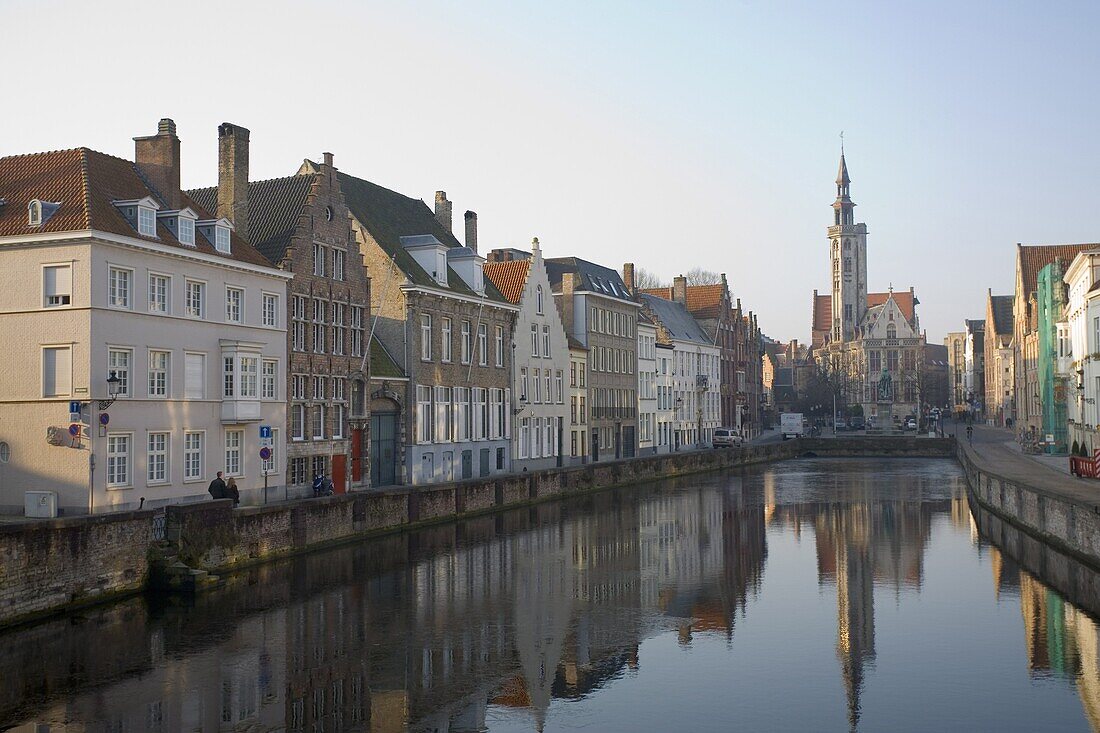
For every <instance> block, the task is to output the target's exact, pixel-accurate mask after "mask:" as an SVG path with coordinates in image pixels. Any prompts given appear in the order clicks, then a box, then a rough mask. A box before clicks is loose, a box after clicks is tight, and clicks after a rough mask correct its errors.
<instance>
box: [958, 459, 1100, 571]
mask: <svg viewBox="0 0 1100 733" xmlns="http://www.w3.org/2000/svg"><path fill="white" fill-rule="evenodd" d="M958 459H959V463H961V464H962V467H963V469H964V470H965V471H966V478H967V481H968V482H969V484H970V491H971V498H972V499H973V500H974V501H977V502H978V504H979V505H981V506H982V507H983V508H985V509H987V510H989V511H991V512H993V513H994V514H996V515H998V516H1000V517H1002V518H1004V519H1006V520H1008V521H1009V522H1011V523H1012V524H1014V525H1016V526H1018V527H1021V528H1023V529H1024V530H1025V531H1027V532H1029V533H1031V534H1032V535H1034V536H1036V537H1038V538H1039V539H1041V540H1043V541H1044V542H1047V543H1050V544H1051V545H1053V546H1054V547H1056V548H1057V549H1059V550H1061V551H1062V552H1065V553H1067V554H1069V555H1072V556H1073V557H1075V558H1076V559H1078V560H1082V561H1084V562H1086V563H1089V564H1090V565H1093V566H1100V514H1098V513H1097V510H1096V507H1095V506H1093V505H1090V504H1089V503H1086V502H1081V501H1076V500H1074V499H1072V498H1070V497H1068V496H1065V495H1061V494H1058V493H1057V492H1053V491H1049V490H1046V489H1042V488H1038V487H1035V486H1029V485H1027V484H1025V483H1023V482H1022V481H1020V480H1017V479H1014V478H1011V477H1008V476H1002V475H999V474H997V473H995V472H993V471H991V470H990V469H989V468H988V467H984V466H979V465H978V463H977V462H976V461H975V459H974V456H973V454H972V453H971V451H970V450H969V449H968V448H967V447H966V446H965V445H964V444H962V443H961V442H960V443H959V446H958ZM1066 480H1067V481H1068V480H1069V477H1067V478H1066ZM1098 495H1100V493H1098Z"/></svg>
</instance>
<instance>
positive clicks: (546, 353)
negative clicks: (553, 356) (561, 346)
mask: <svg viewBox="0 0 1100 733" xmlns="http://www.w3.org/2000/svg"><path fill="white" fill-rule="evenodd" d="M542 356H543V358H544V359H549V358H550V326H547V325H543V327H542Z"/></svg>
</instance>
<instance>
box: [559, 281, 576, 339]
mask: <svg viewBox="0 0 1100 733" xmlns="http://www.w3.org/2000/svg"><path fill="white" fill-rule="evenodd" d="M578 280H580V278H579V277H578V276H577V273H575V272H563V273H562V274H561V322H562V325H563V326H565V333H566V334H567V335H569V336H576V334H575V333H574V331H573V292H574V291H575V290H576V289H577V285H578V284H579V283H578Z"/></svg>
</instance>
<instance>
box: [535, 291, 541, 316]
mask: <svg viewBox="0 0 1100 733" xmlns="http://www.w3.org/2000/svg"><path fill="white" fill-rule="evenodd" d="M535 308H536V311H537V312H538V314H539V315H540V316H541V315H542V286H541V285H539V286H538V288H537V289H536V290H535Z"/></svg>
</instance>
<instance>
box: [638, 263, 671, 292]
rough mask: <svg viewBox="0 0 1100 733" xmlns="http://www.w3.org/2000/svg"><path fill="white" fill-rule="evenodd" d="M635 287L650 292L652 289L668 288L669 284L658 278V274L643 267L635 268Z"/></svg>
mask: <svg viewBox="0 0 1100 733" xmlns="http://www.w3.org/2000/svg"><path fill="white" fill-rule="evenodd" d="M634 287H635V288H637V289H638V290H648V289H650V288H667V287H668V283H667V282H664V281H662V280H661V278H659V277H657V274H656V273H653V272H650V271H649V270H646V269H644V268H641V267H636V268H634Z"/></svg>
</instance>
